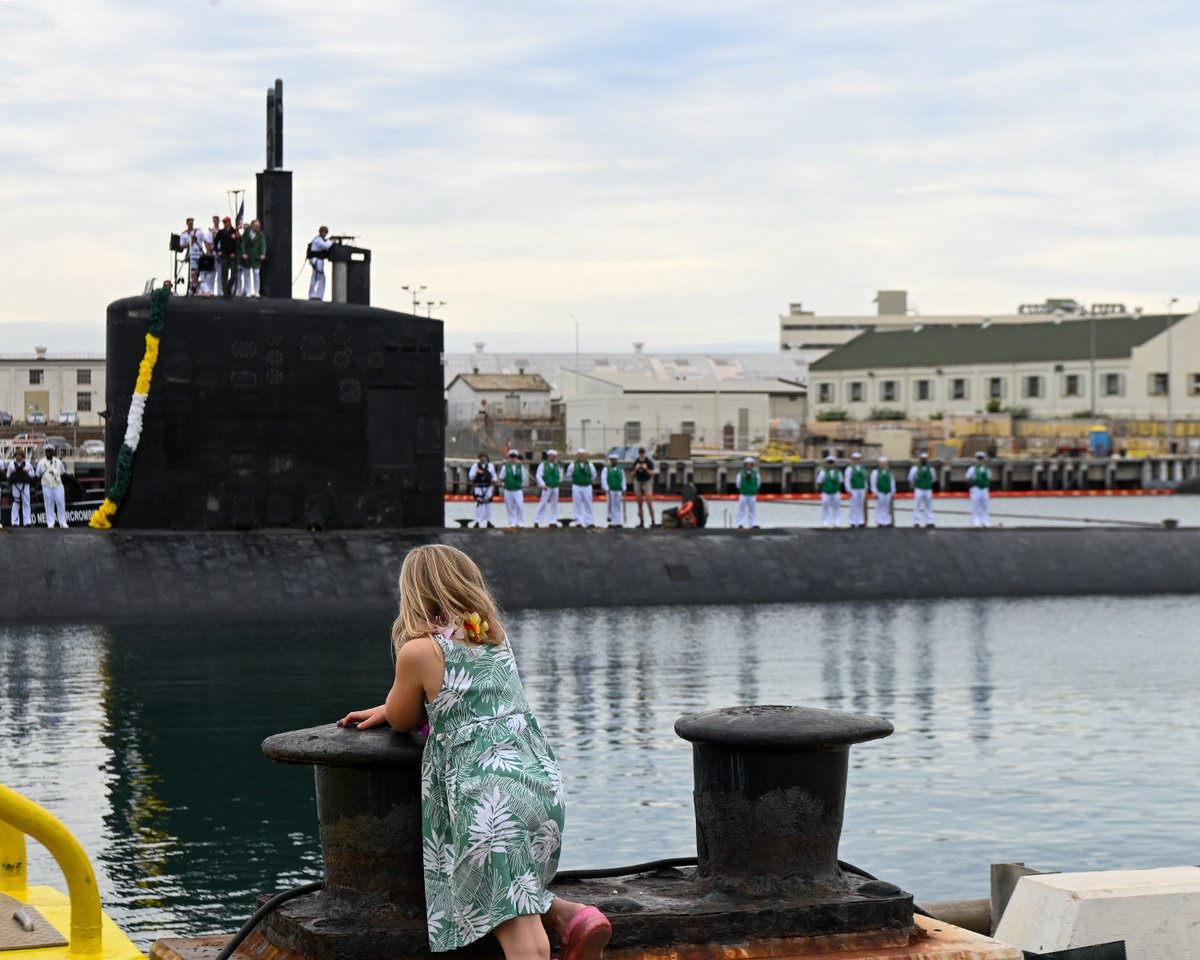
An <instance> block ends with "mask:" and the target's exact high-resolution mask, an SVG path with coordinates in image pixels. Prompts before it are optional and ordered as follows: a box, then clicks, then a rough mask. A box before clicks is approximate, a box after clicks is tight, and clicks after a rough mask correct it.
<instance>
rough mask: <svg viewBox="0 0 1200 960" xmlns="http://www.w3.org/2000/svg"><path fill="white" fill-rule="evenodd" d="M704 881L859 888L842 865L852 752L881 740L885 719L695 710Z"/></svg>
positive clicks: (681, 725)
mask: <svg viewBox="0 0 1200 960" xmlns="http://www.w3.org/2000/svg"><path fill="white" fill-rule="evenodd" d="M675 732H676V733H677V734H679V736H681V737H682V738H683V739H685V740H688V741H690V742H691V743H692V753H693V769H694V773H695V805H696V844H697V854H698V858H699V866H698V870H697V874H698V877H699V880H700V883H701V884H703V885H705V886H707V887H709V888H711V889H714V890H717V891H723V892H727V893H737V894H755V895H758V894H763V895H773V896H782V897H789V896H797V895H805V896H811V895H812V894H814V893H819V892H821V891H828V892H841V891H845V890H848V889H851V888H853V887H857V886H858V885H860V884H861V883H862V879H861V878H858V877H854V878H850V877H847V876H846V875H845V874H844V873H843V872H842V870H841V869H840V868H839V867H838V856H837V853H838V841H839V839H840V837H841V832H842V813H843V810H844V808H845V801H846V772H847V764H848V760H849V754H850V746H851V745H852V744H855V743H861V742H863V741H864V740H875V739H878V738H880V737H886V736H888V735H889V734H890V733H891V732H892V725H891V724H890V723H889V722H888V721H887V720H884V719H883V718H882V717H872V716H866V715H861V714H851V713H840V712H838V711H835V710H817V709H813V708H809V707H793V706H748V707H727V708H725V709H722V710H712V711H709V712H707V713H697V714H691V715H689V716H686V717H682V718H680V719H679V720H678V721H677V722H676V723H675Z"/></svg>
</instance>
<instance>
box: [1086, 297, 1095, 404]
mask: <svg viewBox="0 0 1200 960" xmlns="http://www.w3.org/2000/svg"><path fill="white" fill-rule="evenodd" d="M1088 404H1089V406H1090V407H1091V416H1092V419H1093V420H1094V419H1095V418H1096V315H1095V314H1094V313H1089V314H1088Z"/></svg>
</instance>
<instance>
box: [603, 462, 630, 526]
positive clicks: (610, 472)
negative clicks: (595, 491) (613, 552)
mask: <svg viewBox="0 0 1200 960" xmlns="http://www.w3.org/2000/svg"><path fill="white" fill-rule="evenodd" d="M600 489H601V490H603V491H604V492H605V494H606V495H607V498H608V500H607V502H608V525H609V526H610V527H619V526H622V523H621V506H622V502H623V501H624V499H625V471H624V470H622V469H621V466H620V464H618V463H617V455H616V454H615V453H610V454H609V455H608V466H607V467H605V468H604V469H603V470H601V471H600Z"/></svg>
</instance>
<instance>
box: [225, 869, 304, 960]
mask: <svg viewBox="0 0 1200 960" xmlns="http://www.w3.org/2000/svg"><path fill="white" fill-rule="evenodd" d="M324 886H325V881H323V880H314V881H313V882H312V883H305V884H302V885H301V886H299V887H292V889H291V890H284V891H283V892H282V893H277V894H275V896H273V897H272V898H271V899H270V900H268V901H267V902H266V903H264V904H263V905H262V906H261V907H259V908H258V909H257V910H255V911H254V915H253V916H252V917H251V918H250V919H249V920H247V921H246V922H245V923H243V924H242V929H240V930H239V931H238V932H237V933H235V934H234V935H233V938H232V939H231V940H230V941H229V942H228V943H227V944H225V946H224V947H223V948H222V950H221V952H220V953H218V954H217V960H229V958H230V957H232V956H233V953H234V951H235V950H237V948H238V947H240V946H241V945H242V942H243V941H244V940H245V939H246V938H247V937H248V936H250V933H251V931H253V930H254V928H255V927H257V926H258V925H259V924H260V923H262V920H263V917H265V916H266V915H267V914H268V913H270V912H271V911H272V910H274V909H275V908H276V907H278V906H279V905H280V904H283V903H287V902H288V901H289V900H293V899H295V898H296V897H302V896H304V894H306V893H316V891H318V890H320V889H321V888H322V887H324Z"/></svg>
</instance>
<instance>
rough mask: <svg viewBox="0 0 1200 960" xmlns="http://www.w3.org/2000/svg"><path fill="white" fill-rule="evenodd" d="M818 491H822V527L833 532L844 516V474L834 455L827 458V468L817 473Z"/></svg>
mask: <svg viewBox="0 0 1200 960" xmlns="http://www.w3.org/2000/svg"><path fill="white" fill-rule="evenodd" d="M817 489H818V490H820V491H821V526H823V527H825V528H826V529H829V530H831V529H833V528H834V527H836V526H837V525H838V521H839V520H840V519H841V514H842V472H841V471H840V470H839V469H838V468H837V457H835V456H834V455H833V454H832V453H831V454H829V456H827V457H826V458H825V466H824V467H823V468H822V469H820V470H818V471H817Z"/></svg>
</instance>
